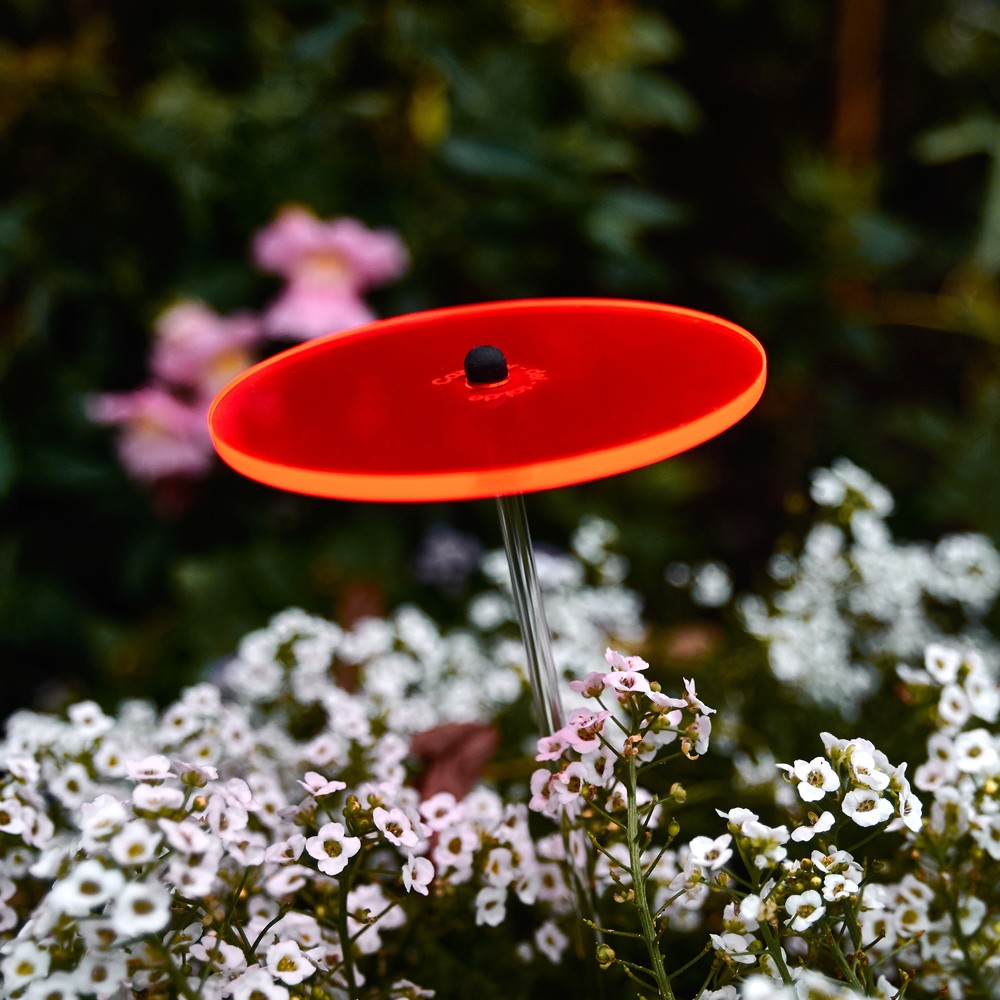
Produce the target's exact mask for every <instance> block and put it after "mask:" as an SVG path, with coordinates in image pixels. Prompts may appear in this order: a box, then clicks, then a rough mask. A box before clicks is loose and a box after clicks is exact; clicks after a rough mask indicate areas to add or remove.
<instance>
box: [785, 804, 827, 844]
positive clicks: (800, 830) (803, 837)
mask: <svg viewBox="0 0 1000 1000" xmlns="http://www.w3.org/2000/svg"><path fill="white" fill-rule="evenodd" d="M809 817H810V819H812V821H813V822H812V824H811V825H806V824H803V825H802V826H797V827H796V828H795V829H794V830H792V840H794V841H796V842H798V843H805V842H806V841H809V840H812V839H813V837H815V836H816V834H817V833H826V831H827V830H832V829H833V823H834V816H833V813H832V812H829V811H828V810H827V811H824V812H823V814H822V815H821V816H820V817H819V819H816V817H815V814H814V813H810V814H809Z"/></svg>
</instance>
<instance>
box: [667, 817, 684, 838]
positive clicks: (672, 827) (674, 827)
mask: <svg viewBox="0 0 1000 1000" xmlns="http://www.w3.org/2000/svg"><path fill="white" fill-rule="evenodd" d="M680 832H681V825H680V823H678V822H677V820H676V819H672V820H671V821H670V822H669V823H668V824H667V836H668V837H670V838H671V839H673V838H674V837H676V836H677V834H679V833H680Z"/></svg>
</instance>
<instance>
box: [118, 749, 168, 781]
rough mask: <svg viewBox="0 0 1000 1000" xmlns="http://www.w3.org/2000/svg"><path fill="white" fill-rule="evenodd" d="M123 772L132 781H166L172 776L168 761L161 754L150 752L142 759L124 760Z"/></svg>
mask: <svg viewBox="0 0 1000 1000" xmlns="http://www.w3.org/2000/svg"><path fill="white" fill-rule="evenodd" d="M125 772H126V773H127V774H128V776H129V777H130V778H131V779H132V780H133V781H150V782H159V781H166V780H167V778H169V777H171V776H172V772H171V770H170V761H169V760H167V758H166V757H164V756H163V754H152V755H151V756H149V757H144V758H143V759H142V760H126V761H125Z"/></svg>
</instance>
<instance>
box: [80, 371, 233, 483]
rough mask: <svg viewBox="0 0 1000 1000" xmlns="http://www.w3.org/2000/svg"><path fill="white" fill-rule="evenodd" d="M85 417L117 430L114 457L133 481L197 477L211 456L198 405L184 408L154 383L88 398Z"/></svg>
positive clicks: (183, 404) (205, 424) (202, 413)
mask: <svg viewBox="0 0 1000 1000" xmlns="http://www.w3.org/2000/svg"><path fill="white" fill-rule="evenodd" d="M87 415H88V416H89V417H90V419H91V420H93V421H94V422H95V423H98V424H105V425H107V426H115V425H117V426H119V427H121V432H120V435H119V438H118V457H119V459H120V460H121V463H122V465H124V466H125V468H126V470H127V471H128V472H129V473H130V474H131V475H132V476H134V477H135V478H136V479H140V480H143V481H144V482H155V481H156V480H158V479H164V478H166V477H167V476H201V475H204V474H205V473H206V472H207V471H208V470H209V469H210V468H211V466H212V461H213V456H214V455H215V452H214V451H213V449H212V442H211V439H210V438H209V435H208V424H207V423H206V420H205V413H204V410H203V408H202V407H199V406H189V405H188V404H186V403H182V402H181V401H180V400H179V399H177V398H175V397H174V396H172V395H170V393H169V392H167V391H166V390H164V389H162V388H160V387H159V386H156V385H149V386H145V387H143V388H141V389H136V390H135V391H134V392H122V393H104V394H102V395H99V396H94V397H92V398H91V399H90V400H89V402H88V405H87Z"/></svg>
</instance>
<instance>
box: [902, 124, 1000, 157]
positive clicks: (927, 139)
mask: <svg viewBox="0 0 1000 1000" xmlns="http://www.w3.org/2000/svg"><path fill="white" fill-rule="evenodd" d="M998 138H1000V123H998V122H997V120H996V119H995V118H992V117H985V116H977V117H975V118H967V119H966V120H965V121H961V122H956V123H955V124H954V125H944V126H942V127H941V128H937V129H934V130H933V131H932V132H926V133H925V134H924V135H922V136H921V137H920V138H919V139H918V140H917V143H916V147H915V151H916V154H917V156H918V157H920V159H921V160H924V161H925V162H926V163H948V162H950V161H951V160H958V159H961V158H962V157H965V156H973V155H975V154H976V153H987V152H989V151H990V150H992V149H993V147H994V146H995V145H996V144H997V140H998Z"/></svg>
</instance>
